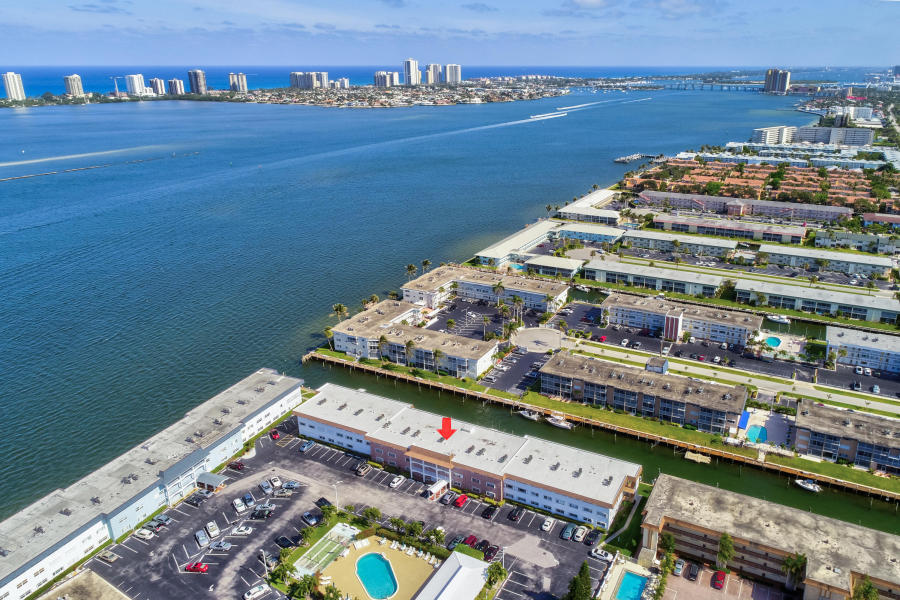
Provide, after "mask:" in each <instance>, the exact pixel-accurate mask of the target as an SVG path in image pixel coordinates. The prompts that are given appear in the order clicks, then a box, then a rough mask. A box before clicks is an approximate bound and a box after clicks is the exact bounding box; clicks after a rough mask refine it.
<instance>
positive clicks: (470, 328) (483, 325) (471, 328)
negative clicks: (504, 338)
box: [428, 298, 540, 340]
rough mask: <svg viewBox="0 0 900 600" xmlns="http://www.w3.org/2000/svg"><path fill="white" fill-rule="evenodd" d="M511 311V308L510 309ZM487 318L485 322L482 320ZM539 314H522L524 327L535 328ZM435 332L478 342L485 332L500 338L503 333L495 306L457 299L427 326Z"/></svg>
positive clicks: (500, 316)
mask: <svg viewBox="0 0 900 600" xmlns="http://www.w3.org/2000/svg"><path fill="white" fill-rule="evenodd" d="M510 309H511V310H512V307H510ZM485 317H487V319H488V320H487V322H485V320H484V318H485ZM539 317H540V313H538V312H537V311H534V310H526V311H525V314H524V318H523V320H524V322H525V325H524V326H525V327H537V324H538V318H539ZM450 319H453V321H454V325H453V327H448V326H447V321H448V320H450ZM428 329H433V330H435V331H441V330H443V331H447V332H449V333H453V334H455V335H461V336H465V337H468V338H472V339H476V340H480V339H483V336H484V334H485V333H486V332H493V333H494V334H495V335H497V336H500V335H502V333H503V316H502V315H501V313H500V309H499V308H498V307H497V305H496V304H494V303H490V302H487V301H486V300H470V299H468V298H457V299H456V300H454V301H453V302H452V303H451V304H450V305H449V306H447V307H446V308H444V309H442V310H441V311H440V313H439V314H438V316H437V320H436V321H435V322H434V323H432V324H431V325H429V326H428Z"/></svg>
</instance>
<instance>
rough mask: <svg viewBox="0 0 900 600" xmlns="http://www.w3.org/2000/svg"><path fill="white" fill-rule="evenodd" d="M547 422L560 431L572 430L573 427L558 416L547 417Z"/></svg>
mask: <svg viewBox="0 0 900 600" xmlns="http://www.w3.org/2000/svg"><path fill="white" fill-rule="evenodd" d="M547 422H548V423H550V424H551V425H553V426H554V427H559V428H560V429H572V427H574V425H572V424H571V423H569V422H568V421H566V420H565V419H564V418H562V417H561V416H559V415H552V416H549V417H547Z"/></svg>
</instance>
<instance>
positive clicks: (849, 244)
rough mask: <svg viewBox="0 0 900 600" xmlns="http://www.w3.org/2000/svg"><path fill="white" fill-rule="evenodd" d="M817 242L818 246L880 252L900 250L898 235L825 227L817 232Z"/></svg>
mask: <svg viewBox="0 0 900 600" xmlns="http://www.w3.org/2000/svg"><path fill="white" fill-rule="evenodd" d="M815 243H816V247H817V248H853V249H855V250H861V251H863V252H877V253H879V254H896V253H897V252H900V237H898V236H896V235H878V234H875V233H863V232H859V233H856V232H853V231H834V230H830V229H824V230H821V231H817V232H816V238H815Z"/></svg>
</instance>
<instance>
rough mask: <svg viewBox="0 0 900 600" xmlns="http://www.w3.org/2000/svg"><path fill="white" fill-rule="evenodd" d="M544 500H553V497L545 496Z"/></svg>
mask: <svg viewBox="0 0 900 600" xmlns="http://www.w3.org/2000/svg"><path fill="white" fill-rule="evenodd" d="M544 500H553V496H548V495H547V494H544Z"/></svg>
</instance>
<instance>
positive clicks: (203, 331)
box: [0, 91, 809, 517]
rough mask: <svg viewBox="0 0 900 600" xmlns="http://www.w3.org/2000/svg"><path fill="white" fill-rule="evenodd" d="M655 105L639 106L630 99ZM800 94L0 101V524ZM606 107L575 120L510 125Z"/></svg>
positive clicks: (783, 113)
mask: <svg viewBox="0 0 900 600" xmlns="http://www.w3.org/2000/svg"><path fill="white" fill-rule="evenodd" d="M645 98H649V99H648V100H643V99H645ZM795 101H796V100H795V99H790V98H776V97H765V96H761V95H755V94H748V93H727V92H700V91H697V92H673V91H669V92H667V91H659V92H650V93H640V94H639V93H629V94H623V93H610V94H586V93H584V94H579V95H573V96H572V97H567V98H556V99H546V100H539V101H534V102H518V103H502V104H486V105H466V106H451V107H415V108H404V109H383V110H349V109H328V108H317V107H303V106H275V105H255V104H254V105H246V104H227V103H198V102H148V103H129V104H108V105H91V106H70V107H45V108H36V109H8V110H0V131H2V132H3V138H4V142H5V143H4V144H2V145H0V179H2V178H9V177H16V176H23V175H30V174H39V173H47V172H58V171H60V170H63V169H73V168H82V167H91V166H98V167H99V168H94V169H89V170H80V171H73V172H67V173H57V174H50V175H44V176H38V177H30V178H25V179H15V180H9V181H0V289H2V290H3V301H2V302H0V364H2V369H0V410H2V414H3V419H2V420H0V453H2V455H3V457H4V460H3V467H2V473H3V476H2V477H0V497H2V498H3V500H4V501H3V502H2V503H0V517H5V516H7V515H9V514H11V513H12V512H14V511H15V510H17V509H18V508H20V507H22V506H23V505H25V504H27V503H29V502H31V501H33V500H35V499H37V498H38V497H40V496H41V495H43V494H45V493H47V492H49V491H51V490H53V489H55V488H58V487H64V486H66V485H68V484H70V483H71V482H72V481H75V480H77V479H78V478H80V477H82V476H84V475H85V474H87V473H89V472H90V471H91V470H93V469H94V468H96V467H98V466H100V465H102V464H103V463H105V462H107V461H109V460H111V459H112V458H114V457H115V456H117V455H119V454H120V453H121V452H122V451H124V450H126V449H128V448H130V447H132V446H134V445H135V444H138V443H140V442H141V441H143V440H145V439H146V438H148V437H150V436H151V435H153V434H154V433H156V432H157V431H159V430H160V429H162V428H164V427H166V426H167V425H169V424H171V423H172V422H173V421H175V420H177V419H179V418H180V417H181V416H183V415H184V413H185V412H186V411H187V410H189V409H190V408H191V407H193V406H195V405H197V404H198V403H200V402H203V401H204V400H206V399H208V398H209V397H211V396H212V395H214V394H215V393H216V392H218V391H220V390H221V389H223V388H225V387H227V386H228V385H230V384H231V383H233V382H235V381H237V380H238V379H240V378H242V377H244V376H246V375H247V374H248V373H250V372H252V371H254V370H255V369H257V368H259V367H261V366H269V367H273V368H276V369H278V370H280V371H285V372H287V373H289V374H292V375H299V376H301V377H304V376H305V377H306V378H307V381H308V382H309V383H311V384H315V385H317V384H319V383H321V382H322V381H324V380H325V379H327V377H328V376H327V371H324V370H322V369H306V370H304V369H301V367H300V366H299V365H298V359H299V358H300V356H301V355H302V354H303V353H304V352H305V351H306V350H307V349H308V348H309V347H311V346H312V345H315V344H318V343H320V342H321V341H322V339H323V338H322V335H321V331H322V329H323V327H325V326H326V325H328V324H330V323H334V322H335V319H334V318H333V317H329V315H328V313H329V310H330V307H331V305H332V304H333V303H335V302H343V303H345V304H347V305H348V306H349V307H350V308H351V309H358V308H359V305H360V300H361V299H362V298H363V297H366V296H368V295H369V294H371V293H373V292H375V293H377V294H378V295H379V296H381V297H384V296H386V294H387V292H388V291H389V290H391V289H398V288H399V286H400V285H401V284H402V283H403V282H404V281H405V280H406V278H405V269H404V267H405V265H406V264H407V263H411V262H412V263H416V264H419V263H420V261H421V260H423V259H426V258H427V259H429V260H431V261H432V263H433V264H435V265H437V264H438V263H439V262H441V261H448V260H463V259H466V258H468V257H469V256H471V255H472V253H473V252H475V251H476V250H478V249H479V248H481V247H484V246H486V245H488V244H489V243H492V242H493V241H495V240H496V239H498V238H499V237H501V236H503V235H507V234H509V233H511V232H512V231H514V230H515V229H518V228H519V227H521V226H523V225H524V224H526V223H528V222H531V221H533V220H534V219H536V218H538V217H541V216H543V215H546V211H545V209H544V206H545V205H546V204H548V203H549V204H562V203H563V202H564V201H565V200H566V199H571V198H572V197H573V196H576V195H580V194H582V193H584V192H586V191H588V189H589V188H590V186H591V185H592V184H599V185H609V184H611V183H613V182H614V181H616V180H617V179H618V178H619V177H620V176H621V174H622V173H623V172H624V171H625V170H627V169H628V168H629V167H628V166H626V165H617V164H614V163H613V162H612V159H613V158H615V157H617V156H620V155H624V154H629V153H632V152H642V153H659V152H665V153H672V152H676V151H678V150H682V149H685V148H691V147H693V148H696V147H699V146H700V145H702V144H714V143H723V142H726V141H728V140H742V139H747V138H748V137H749V135H750V130H751V129H752V128H754V127H760V126H766V125H776V124H786V125H799V124H803V123H806V122H808V120H809V117H808V116H807V115H803V114H800V113H796V112H793V111H791V110H790V107H791V106H792V103H793V102H795ZM587 102H600V103H601V104H596V105H593V106H591V107H588V108H586V109H585V110H578V111H572V112H570V113H569V115H568V116H567V117H564V118H558V119H551V120H544V121H538V122H522V120H526V121H527V119H528V116H529V115H532V114H538V113H545V112H549V111H552V110H554V109H555V108H556V107H561V106H569V105H575V104H582V103H587Z"/></svg>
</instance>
